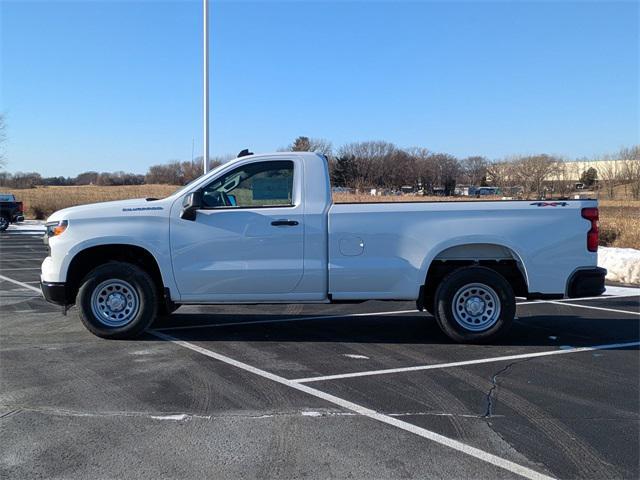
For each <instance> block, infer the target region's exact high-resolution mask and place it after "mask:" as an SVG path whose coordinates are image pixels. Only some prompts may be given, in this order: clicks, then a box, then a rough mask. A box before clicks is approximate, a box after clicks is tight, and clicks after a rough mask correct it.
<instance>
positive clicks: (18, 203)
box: [16, 202, 24, 213]
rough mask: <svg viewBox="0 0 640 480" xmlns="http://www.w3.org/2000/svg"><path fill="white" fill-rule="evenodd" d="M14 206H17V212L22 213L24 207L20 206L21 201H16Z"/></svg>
mask: <svg viewBox="0 0 640 480" xmlns="http://www.w3.org/2000/svg"><path fill="white" fill-rule="evenodd" d="M16 206H17V207H18V212H20V213H24V208H23V207H22V202H16Z"/></svg>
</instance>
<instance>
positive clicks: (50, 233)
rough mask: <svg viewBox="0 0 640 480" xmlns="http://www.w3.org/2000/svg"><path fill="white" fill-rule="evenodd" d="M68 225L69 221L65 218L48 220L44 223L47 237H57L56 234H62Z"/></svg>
mask: <svg viewBox="0 0 640 480" xmlns="http://www.w3.org/2000/svg"><path fill="white" fill-rule="evenodd" d="M68 226H69V222H68V221H67V220H60V221H58V222H48V223H47V224H46V227H47V237H57V236H58V235H62V234H63V233H64V231H65V230H66V229H67V227H68Z"/></svg>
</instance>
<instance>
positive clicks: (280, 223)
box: [271, 220, 298, 227]
mask: <svg viewBox="0 0 640 480" xmlns="http://www.w3.org/2000/svg"><path fill="white" fill-rule="evenodd" d="M271 225H273V226H274V227H295V226H296V225H298V222H297V221H296V220H274V221H273V222H271Z"/></svg>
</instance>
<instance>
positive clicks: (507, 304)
mask: <svg viewBox="0 0 640 480" xmlns="http://www.w3.org/2000/svg"><path fill="white" fill-rule="evenodd" d="M487 287H488V288H487ZM474 288H476V290H474ZM471 292H476V293H471ZM465 295H466V296H465ZM465 299H466V300H465ZM478 301H479V303H480V304H481V305H482V307H478V310H480V309H485V310H480V311H481V312H482V313H478V314H476V315H475V316H474V315H473V314H472V313H470V311H471V312H473V313H475V309H474V310H468V309H467V305H468V302H475V303H478ZM454 302H455V307H454ZM473 306H474V305H471V306H470V307H473ZM454 308H457V309H458V310H459V311H458V312H456V313H454ZM491 309H493V310H491ZM485 313H486V315H485ZM515 313H516V298H515V295H514V293H513V289H512V288H511V285H510V284H509V282H507V280H506V279H505V278H504V277H503V276H502V275H500V274H499V273H497V272H495V271H494V270H491V269H490V268H486V267H462V268H459V269H457V270H454V271H453V272H451V273H450V274H449V275H447V276H446V277H445V278H444V279H443V280H442V282H441V283H440V285H439V286H438V289H437V290H436V295H435V317H436V321H437V322H438V325H439V326H440V328H441V329H442V331H443V332H444V333H445V335H447V336H448V337H449V338H451V339H452V340H453V341H455V342H458V343H488V342H492V341H495V340H497V339H498V338H499V337H501V336H502V335H504V334H505V333H506V332H507V330H509V328H510V327H511V324H512V323H513V318H514V317H515ZM485 316H486V318H487V319H486V320H484V318H485ZM476 323H477V325H476ZM465 325H466V326H465ZM473 329H476V330H473Z"/></svg>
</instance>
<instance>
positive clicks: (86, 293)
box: [76, 262, 158, 339]
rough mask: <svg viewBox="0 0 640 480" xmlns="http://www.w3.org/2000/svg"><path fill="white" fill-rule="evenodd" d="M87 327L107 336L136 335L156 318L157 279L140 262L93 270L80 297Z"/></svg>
mask: <svg viewBox="0 0 640 480" xmlns="http://www.w3.org/2000/svg"><path fill="white" fill-rule="evenodd" d="M76 305H77V306H78V315H79V316H80V320H81V321H82V323H83V324H84V326H85V327H86V328H87V329H88V330H89V331H90V332H91V333H93V334H94V335H97V336H98V337H103V338H112V339H122V338H135V337H137V336H138V335H140V334H141V333H142V332H144V331H145V329H146V328H147V327H148V326H149V325H151V322H153V320H154V318H155V317H156V312H157V305H158V296H157V293H156V287H155V285H154V283H153V280H152V279H151V277H150V276H149V274H148V273H146V272H145V271H144V270H142V269H141V268H139V267H138V266H136V265H133V264H130V263H124V262H110V263H106V264H104V265H100V266H99V267H97V268H95V269H94V270H93V271H91V272H90V273H89V274H88V275H87V276H86V277H85V278H84V280H83V281H82V285H81V286H80V289H79V290H78V295H77V296H76Z"/></svg>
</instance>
